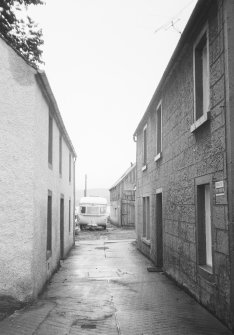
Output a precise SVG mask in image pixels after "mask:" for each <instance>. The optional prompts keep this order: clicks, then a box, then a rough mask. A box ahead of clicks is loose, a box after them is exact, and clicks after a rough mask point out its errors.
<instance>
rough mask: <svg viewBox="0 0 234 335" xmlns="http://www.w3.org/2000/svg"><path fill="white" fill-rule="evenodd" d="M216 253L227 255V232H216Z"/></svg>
mask: <svg viewBox="0 0 234 335" xmlns="http://www.w3.org/2000/svg"><path fill="white" fill-rule="evenodd" d="M216 251H218V252H220V253H222V254H225V255H228V254H229V246H228V232H227V231H226V230H219V229H217V230H216Z"/></svg>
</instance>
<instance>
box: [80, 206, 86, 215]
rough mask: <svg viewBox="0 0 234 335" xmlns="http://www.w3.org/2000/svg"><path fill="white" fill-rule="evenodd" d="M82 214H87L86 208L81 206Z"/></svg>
mask: <svg viewBox="0 0 234 335" xmlns="http://www.w3.org/2000/svg"><path fill="white" fill-rule="evenodd" d="M80 212H81V213H82V214H85V213H86V207H85V206H81V207H80Z"/></svg>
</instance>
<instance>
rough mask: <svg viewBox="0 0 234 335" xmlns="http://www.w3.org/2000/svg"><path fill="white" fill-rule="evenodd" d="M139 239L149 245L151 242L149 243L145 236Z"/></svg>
mask: <svg viewBox="0 0 234 335" xmlns="http://www.w3.org/2000/svg"><path fill="white" fill-rule="evenodd" d="M141 241H142V242H143V243H145V244H146V245H148V246H149V247H150V244H151V243H150V240H147V238H146V237H142V238H141Z"/></svg>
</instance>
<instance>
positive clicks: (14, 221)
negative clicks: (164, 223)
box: [0, 39, 74, 301]
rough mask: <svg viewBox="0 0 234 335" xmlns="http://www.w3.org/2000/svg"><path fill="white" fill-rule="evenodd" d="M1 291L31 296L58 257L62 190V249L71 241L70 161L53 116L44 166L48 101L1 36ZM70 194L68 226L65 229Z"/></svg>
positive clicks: (32, 72)
mask: <svg viewBox="0 0 234 335" xmlns="http://www.w3.org/2000/svg"><path fill="white" fill-rule="evenodd" d="M0 55H1V57H0V106H1V108H0V119H1V122H0V138H1V140H0V171H1V173H0V208H1V210H0V227H1V234H0V250H1V252H0V296H1V295H9V296H12V297H14V298H15V299H17V300H20V301H25V300H30V299H32V298H33V297H35V296H36V295H37V294H38V293H39V291H40V290H41V289H42V287H43V285H44V284H45V282H46V280H47V279H48V278H49V277H50V276H51V274H52V273H53V271H54V270H55V269H56V267H57V265H58V262H59V259H60V195H61V194H63V195H64V226H65V227H64V236H65V237H64V245H65V249H64V251H65V254H66V253H67V252H68V251H69V249H70V248H71V247H72V245H73V204H74V201H73V178H74V175H73V160H72V169H71V170H72V180H71V182H70V183H69V149H68V146H67V144H66V143H65V141H64V140H63V173H62V176H60V175H59V129H58V125H57V124H56V122H55V121H53V167H52V169H50V168H49V167H48V120H49V116H48V115H49V114H48V113H49V108H48V104H47V102H46V100H45V98H44V96H43V95H42V93H41V89H40V87H39V85H38V83H37V80H36V78H35V74H36V71H35V70H34V69H33V68H32V67H30V66H29V65H28V64H27V63H26V62H25V61H24V60H23V59H22V58H21V57H20V56H18V55H17V54H16V53H15V51H14V50H12V49H11V48H10V47H9V46H8V45H7V44H6V43H5V42H4V41H3V40H2V39H0ZM48 190H50V191H52V204H53V213H52V254H51V257H50V258H48V259H47V257H46V241H47V197H48ZM69 199H71V231H70V232H69V222H68V219H69V208H68V204H69Z"/></svg>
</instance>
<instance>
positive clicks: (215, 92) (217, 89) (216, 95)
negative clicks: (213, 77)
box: [210, 76, 225, 108]
mask: <svg viewBox="0 0 234 335" xmlns="http://www.w3.org/2000/svg"><path fill="white" fill-rule="evenodd" d="M224 92H225V90H224V76H222V77H221V78H220V79H219V80H218V81H217V82H216V83H215V84H214V85H213V86H212V88H211V96H210V104H211V108H213V107H215V106H216V105H218V104H219V103H220V102H221V101H223V100H224V98H225V95H224Z"/></svg>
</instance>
